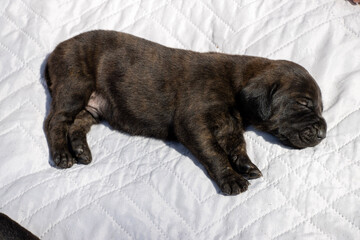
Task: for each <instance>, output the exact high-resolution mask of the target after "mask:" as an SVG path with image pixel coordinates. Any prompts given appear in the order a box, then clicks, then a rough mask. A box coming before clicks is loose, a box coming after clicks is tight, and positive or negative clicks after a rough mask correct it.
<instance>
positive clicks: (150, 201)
mask: <svg viewBox="0 0 360 240" xmlns="http://www.w3.org/2000/svg"><path fill="white" fill-rule="evenodd" d="M0 5H1V6H0V212H4V213H5V214H7V215H9V216H10V217H11V218H13V219H14V220H16V221H18V222H19V223H20V224H21V225H23V226H24V227H26V228H28V229H29V230H30V231H32V232H33V233H34V234H36V235H37V236H39V237H40V238H41V239H296V238H297V239H317V240H318V239H360V166H359V163H360V162H359V160H360V159H359V156H360V139H359V136H360V111H359V109H360V95H359V93H360V7H359V6H352V5H350V4H349V3H348V2H345V1H343V0H302V1H292V0H273V1H270V0H269V1H261V0H226V1H222V0H197V1H191V0H168V1H167V0H141V1H140V0H137V1H135V0H120V1H119V0H117V1H115V0H98V1H88V0H47V1H40V0H37V1H35V0H1V4H0ZM92 29H112V30H117V31H124V32H127V33H131V34H134V35H136V36H140V37H144V38H146V39H149V40H152V41H155V42H158V43H161V44H164V45H167V46H171V47H176V48H184V49H191V50H195V51H217V52H226V53H232V54H248V55H256V56H263V57H269V58H273V59H287V60H292V61H295V62H297V63H299V64H301V65H303V66H304V67H305V68H307V69H308V70H309V72H310V73H311V74H312V75H313V76H314V77H315V79H316V80H317V82H318V84H319V86H320V88H321V90H322V94H323V101H324V107H325V109H324V117H325V119H326V121H327V123H328V133H327V138H326V139H325V140H324V141H323V142H322V143H321V144H319V145H318V146H316V147H314V148H308V149H305V150H292V149H288V148H285V147H283V146H281V145H280V144H278V143H277V142H276V140H274V139H273V138H272V137H270V136H269V135H267V134H264V133H260V132H257V131H254V130H253V129H252V128H250V129H249V131H247V132H246V136H245V138H246V141H247V147H248V154H249V156H250V157H251V159H252V160H253V162H254V163H255V164H256V165H257V166H258V167H259V169H260V170H261V171H262V173H263V175H264V177H263V178H261V179H258V180H253V181H251V186H250V187H249V190H248V191H247V192H245V193H243V194H241V195H238V196H234V197H229V196H223V195H221V194H219V190H218V189H217V188H216V187H215V186H214V183H212V181H210V180H209V178H208V177H207V175H206V174H205V172H204V170H203V168H202V167H201V166H200V164H199V163H198V161H197V160H196V159H194V157H192V156H191V155H190V154H189V152H188V151H187V150H186V149H185V148H184V147H183V146H181V145H180V144H177V143H169V142H163V141H159V140H154V139H148V138H142V137H129V136H127V135H126V134H122V133H119V132H116V131H113V130H112V129H110V128H109V127H108V126H106V125H104V124H100V125H96V126H93V128H92V130H91V132H90V133H89V134H88V141H89V145H90V148H91V150H92V154H93V162H92V163H91V164H90V165H88V166H84V165H75V166H73V167H72V168H71V169H68V170H58V169H55V168H54V167H52V166H51V160H50V159H49V153H48V146H47V142H46V139H45V136H44V132H43V128H42V127H43V121H44V118H45V116H46V114H47V111H48V105H49V101H50V98H49V93H48V91H47V89H46V88H45V84H44V79H43V78H42V72H43V66H44V65H43V63H44V60H45V59H46V57H47V55H48V54H49V53H50V52H51V51H52V50H53V49H54V47H55V46H56V45H57V44H58V43H59V42H61V41H63V40H65V39H68V38H70V37H72V36H74V35H76V34H78V33H81V32H84V31H88V30H92Z"/></svg>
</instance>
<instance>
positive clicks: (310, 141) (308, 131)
mask: <svg viewBox="0 0 360 240" xmlns="http://www.w3.org/2000/svg"><path fill="white" fill-rule="evenodd" d="M326 129H327V127H326V122H325V120H324V119H323V118H322V117H319V121H318V122H316V123H314V124H313V125H311V126H309V127H306V128H305V129H303V130H302V131H300V133H299V138H300V139H301V141H302V142H303V143H305V145H307V146H315V145H316V144H318V143H320V142H321V141H322V140H323V139H324V138H325V137H326Z"/></svg>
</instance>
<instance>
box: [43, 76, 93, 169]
mask: <svg viewBox="0 0 360 240" xmlns="http://www.w3.org/2000/svg"><path fill="white" fill-rule="evenodd" d="M54 78H55V76H54ZM68 78H70V77H69V76H65V77H61V78H60V79H56V83H58V85H57V87H56V88H54V89H52V95H53V96H52V102H51V108H50V113H49V115H48V116H47V118H46V120H45V126H44V128H45V134H46V137H47V140H48V144H49V148H50V154H51V156H52V159H53V161H54V163H55V164H56V165H57V166H59V167H60V168H69V167H71V166H72V165H73V164H74V162H75V159H74V157H73V156H72V154H71V151H70V146H69V142H68V138H67V137H68V130H69V127H70V125H71V124H72V123H73V121H74V119H75V117H76V115H77V114H78V113H79V112H80V111H81V110H82V109H84V108H85V105H86V103H87V102H88V99H89V97H90V94H91V85H90V84H89V83H88V82H89V81H87V82H85V80H84V81H81V80H80V79H81V77H80V76H79V77H78V78H75V79H74V78H72V79H71V78H70V79H68Z"/></svg>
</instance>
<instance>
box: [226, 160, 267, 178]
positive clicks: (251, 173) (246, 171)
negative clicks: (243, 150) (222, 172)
mask: <svg viewBox="0 0 360 240" xmlns="http://www.w3.org/2000/svg"><path fill="white" fill-rule="evenodd" d="M231 163H232V166H233V168H234V170H235V171H237V172H238V173H239V174H240V175H241V176H243V177H244V178H246V179H255V178H259V177H262V173H261V171H260V170H259V169H258V168H257V167H256V165H255V164H253V163H252V162H251V161H250V159H249V157H248V156H247V155H235V156H232V157H231Z"/></svg>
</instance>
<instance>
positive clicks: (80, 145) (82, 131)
mask: <svg viewBox="0 0 360 240" xmlns="http://www.w3.org/2000/svg"><path fill="white" fill-rule="evenodd" d="M98 122H99V119H98V118H94V117H93V115H91V114H90V113H89V112H88V111H87V110H82V111H81V112H80V113H79V114H78V115H77V116H76V118H75V120H74V123H73V124H71V126H70V128H69V136H68V137H69V140H70V144H71V148H72V150H73V152H74V154H75V157H76V161H77V162H79V163H82V164H89V163H90V162H91V159H92V157H91V151H90V149H89V145H88V143H87V141H86V133H88V132H89V131H90V128H91V126H92V125H93V124H96V123H98Z"/></svg>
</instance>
